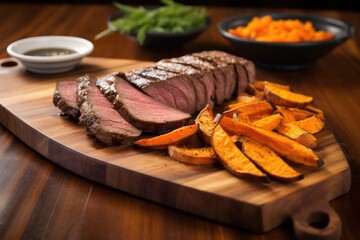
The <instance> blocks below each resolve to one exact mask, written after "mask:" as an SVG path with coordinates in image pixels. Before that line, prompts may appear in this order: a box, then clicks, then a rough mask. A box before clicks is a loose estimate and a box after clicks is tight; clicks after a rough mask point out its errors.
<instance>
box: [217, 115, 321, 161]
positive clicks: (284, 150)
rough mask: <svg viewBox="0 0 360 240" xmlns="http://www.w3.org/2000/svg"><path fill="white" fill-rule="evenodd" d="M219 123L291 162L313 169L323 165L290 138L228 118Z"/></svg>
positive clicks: (305, 148) (229, 130) (228, 130)
mask: <svg viewBox="0 0 360 240" xmlns="http://www.w3.org/2000/svg"><path fill="white" fill-rule="evenodd" d="M219 123H220V125H221V126H222V127H223V129H224V130H225V131H227V132H229V133H230V134H233V135H239V136H240V135H241V136H247V137H249V138H252V139H254V140H256V141H258V142H259V143H261V144H264V145H265V146H267V147H269V148H271V149H272V150H273V151H275V152H276V153H277V154H279V155H280V156H282V157H285V158H287V159H288V160H290V161H293V162H296V163H301V164H304V165H307V166H312V167H321V166H322V165H323V161H322V160H321V159H319V157H318V156H317V155H316V154H315V153H314V152H313V151H312V150H311V149H309V148H307V147H305V146H304V145H302V144H300V143H298V142H296V141H294V140H292V139H290V138H288V137H285V136H282V135H280V134H278V133H275V132H272V131H269V130H265V129H262V128H259V127H256V126H253V125H250V124H246V123H242V122H236V121H234V120H232V119H231V118H228V117H222V118H221V119H220V121H219Z"/></svg>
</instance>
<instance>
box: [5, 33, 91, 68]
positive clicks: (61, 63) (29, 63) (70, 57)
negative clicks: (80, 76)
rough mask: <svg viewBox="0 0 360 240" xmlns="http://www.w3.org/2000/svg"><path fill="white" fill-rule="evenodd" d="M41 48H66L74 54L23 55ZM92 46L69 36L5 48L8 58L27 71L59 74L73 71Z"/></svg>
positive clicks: (41, 38)
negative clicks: (19, 63) (11, 58)
mask: <svg viewBox="0 0 360 240" xmlns="http://www.w3.org/2000/svg"><path fill="white" fill-rule="evenodd" d="M43 48H66V49H70V50H73V51H75V53H71V54H67V55H59V56H29V55H26V54H25V53H27V52H29V51H31V50H35V49H43ZM93 48H94V45H93V44H92V43H91V42H90V41H88V40H86V39H83V38H78V37H69V36H39V37H30V38H25V39H21V40H18V41H16V42H13V43H12V44H10V45H9V46H8V47H7V52H8V53H9V55H10V56H12V57H14V58H16V59H18V60H19V61H21V63H22V64H23V65H24V66H25V67H26V69H27V70H29V71H31V72H36V73H44V74H48V73H61V72H66V71H69V70H71V69H73V68H74V67H75V66H76V65H77V64H79V63H80V61H81V59H82V58H83V57H85V56H86V55H89V54H90V53H91V52H92V50H93Z"/></svg>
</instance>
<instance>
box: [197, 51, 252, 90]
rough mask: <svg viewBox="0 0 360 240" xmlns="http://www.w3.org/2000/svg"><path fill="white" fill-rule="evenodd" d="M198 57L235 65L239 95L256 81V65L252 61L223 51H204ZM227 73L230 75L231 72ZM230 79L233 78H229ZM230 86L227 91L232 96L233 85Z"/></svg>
mask: <svg viewBox="0 0 360 240" xmlns="http://www.w3.org/2000/svg"><path fill="white" fill-rule="evenodd" d="M196 55H199V56H203V57H206V58H210V59H212V60H214V61H216V62H218V63H223V64H225V65H228V66H229V65H233V66H234V69H235V74H236V78H237V79H236V82H235V84H236V86H237V94H238V93H240V92H243V91H244V90H245V89H246V87H247V85H248V83H251V82H254V81H255V65H254V64H253V63H252V62H251V61H248V60H246V59H244V58H241V57H237V56H234V55H231V54H228V53H225V52H221V51H204V52H200V53H196ZM226 72H227V73H229V72H230V71H226ZM228 79H232V78H231V77H229V78H228ZM228 84H230V85H228V86H229V88H228V89H227V90H228V91H227V94H231V93H230V92H232V91H233V90H232V87H233V85H232V84H233V83H232V82H230V83H228ZM227 96H228V95H227Z"/></svg>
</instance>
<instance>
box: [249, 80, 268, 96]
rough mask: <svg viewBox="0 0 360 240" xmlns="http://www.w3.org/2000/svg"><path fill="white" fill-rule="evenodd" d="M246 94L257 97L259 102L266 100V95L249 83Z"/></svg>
mask: <svg viewBox="0 0 360 240" xmlns="http://www.w3.org/2000/svg"><path fill="white" fill-rule="evenodd" d="M245 92H247V93H249V94H250V95H252V96H255V97H256V98H258V99H259V100H265V99H266V98H265V93H264V91H263V90H258V89H256V88H255V87H254V85H252V83H249V84H248V86H247V88H246V89H245Z"/></svg>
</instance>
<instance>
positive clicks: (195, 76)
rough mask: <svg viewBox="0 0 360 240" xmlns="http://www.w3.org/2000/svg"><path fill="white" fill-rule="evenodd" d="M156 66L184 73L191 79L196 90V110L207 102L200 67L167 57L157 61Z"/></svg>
mask: <svg viewBox="0 0 360 240" xmlns="http://www.w3.org/2000/svg"><path fill="white" fill-rule="evenodd" d="M156 67H157V68H160V69H164V70H166V71H170V72H175V73H177V74H181V75H183V76H184V77H185V78H187V80H188V81H191V82H192V84H193V85H194V87H195V92H196V111H200V110H201V109H203V108H204V107H205V106H206V104H207V89H206V86H205V84H204V83H203V81H202V79H201V78H200V76H199V74H200V73H201V71H199V70H198V69H196V68H194V67H192V66H188V65H183V64H180V63H175V62H171V61H169V60H167V59H165V60H161V61H159V62H157V63H156Z"/></svg>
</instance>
